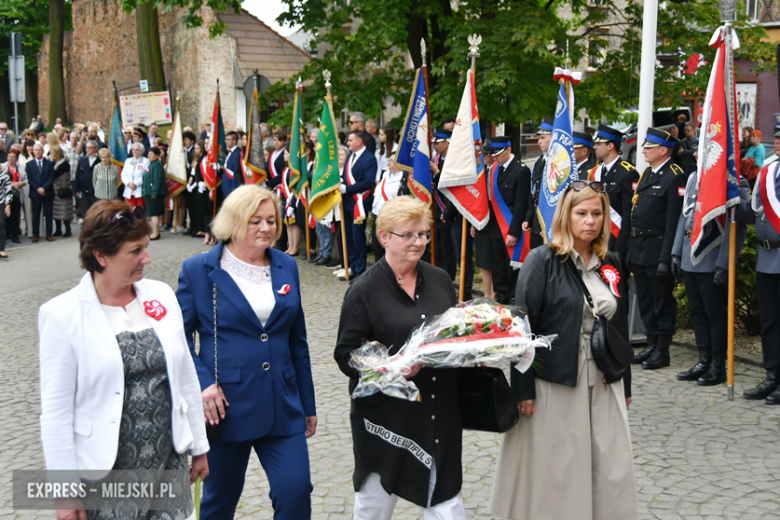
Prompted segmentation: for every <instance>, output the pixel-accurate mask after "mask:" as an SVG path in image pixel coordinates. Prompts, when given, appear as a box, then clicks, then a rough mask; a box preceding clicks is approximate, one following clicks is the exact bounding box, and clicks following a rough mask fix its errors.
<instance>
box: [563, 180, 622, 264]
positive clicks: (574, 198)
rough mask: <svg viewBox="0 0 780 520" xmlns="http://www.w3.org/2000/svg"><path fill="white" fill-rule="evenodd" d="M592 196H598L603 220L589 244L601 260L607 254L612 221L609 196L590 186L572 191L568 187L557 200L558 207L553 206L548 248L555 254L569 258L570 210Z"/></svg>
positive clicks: (572, 247) (570, 245)
mask: <svg viewBox="0 0 780 520" xmlns="http://www.w3.org/2000/svg"><path fill="white" fill-rule="evenodd" d="M593 197H598V198H599V200H600V201H601V213H602V215H603V222H602V225H601V234H600V235H599V236H598V237H596V238H595V239H594V240H593V242H591V244H590V245H591V249H593V252H594V253H596V256H598V257H599V258H601V259H602V260H603V259H604V257H606V256H607V248H608V245H609V235H610V232H611V230H612V221H611V219H610V218H609V197H607V194H606V193H598V192H595V191H593V190H592V189H591V188H590V187H587V188H585V189H584V190H581V191H574V190H573V189H571V187H569V188H567V189H566V191H565V192H564V194H563V197H561V200H560V201H559V202H558V207H557V208H555V215H554V216H553V222H552V227H553V228H552V234H553V239H552V242H550V249H552V250H553V251H554V252H555V254H556V255H559V256H563V257H564V259H567V258H569V253H571V250H572V249H574V237H573V236H572V234H571V229H570V228H569V218H570V216H571V210H572V209H573V208H575V207H576V206H578V205H579V204H580V203H582V202H585V201H586V200H590V199H592V198H593Z"/></svg>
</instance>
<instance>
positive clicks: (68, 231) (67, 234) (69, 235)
mask: <svg viewBox="0 0 780 520" xmlns="http://www.w3.org/2000/svg"><path fill="white" fill-rule="evenodd" d="M72 236H73V233H71V232H70V229H69V230H67V231H66V232H65V233H64V234H63V235H62V238H68V237H72Z"/></svg>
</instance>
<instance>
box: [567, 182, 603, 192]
mask: <svg viewBox="0 0 780 520" xmlns="http://www.w3.org/2000/svg"><path fill="white" fill-rule="evenodd" d="M568 187H569V188H571V189H573V190H574V191H582V190H584V189H585V188H590V189H592V190H593V191H595V192H596V193H604V192H605V191H607V185H606V184H604V183H603V182H599V181H592V182H588V181H581V180H576V181H571V184H569V186H568Z"/></svg>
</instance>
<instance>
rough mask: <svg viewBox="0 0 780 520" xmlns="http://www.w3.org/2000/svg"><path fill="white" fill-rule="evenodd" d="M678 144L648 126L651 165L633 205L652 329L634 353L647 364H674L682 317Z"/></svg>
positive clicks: (634, 240) (639, 283)
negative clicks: (676, 255) (677, 292)
mask: <svg viewBox="0 0 780 520" xmlns="http://www.w3.org/2000/svg"><path fill="white" fill-rule="evenodd" d="M674 146H675V140H674V138H673V137H672V136H671V135H670V134H669V132H666V131H664V130H659V129H657V128H648V129H647V137H646V138H645V142H644V143H643V144H642V153H643V154H644V156H645V160H646V161H647V162H648V164H650V166H648V167H647V168H646V169H645V171H644V172H643V173H642V176H641V177H640V178H639V183H638V184H637V187H636V192H635V194H634V198H633V203H634V207H633V209H632V211H631V220H630V224H631V235H630V236H629V239H628V263H629V266H630V268H631V271H632V272H633V273H634V280H635V281H636V296H637V302H638V304H639V314H640V315H641V317H642V322H643V323H644V325H645V332H646V334H647V348H645V349H644V350H643V351H642V352H640V353H639V354H637V355H636V356H634V360H633V362H634V363H635V364H639V363H642V368H644V369H647V370H655V369H658V368H663V367H668V366H669V345H671V344H672V336H674V333H675V325H676V323H675V322H676V319H677V302H676V300H675V299H674V294H673V291H674V280H673V278H672V272H671V269H670V264H671V257H672V246H673V245H674V236H675V234H676V232H677V222H678V219H679V218H680V212H681V211H682V204H683V197H684V196H685V175H683V171H682V168H680V167H679V166H677V165H676V164H674V162H672V159H671V152H672V150H673V149H674Z"/></svg>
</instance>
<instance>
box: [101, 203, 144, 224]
mask: <svg viewBox="0 0 780 520" xmlns="http://www.w3.org/2000/svg"><path fill="white" fill-rule="evenodd" d="M147 218H148V216H147V215H146V210H145V209H144V208H142V207H141V206H136V207H134V208H133V210H132V211H120V212H119V213H117V214H116V215H114V216H113V217H111V220H110V221H109V222H108V225H109V226H113V225H114V224H116V223H117V222H119V223H120V224H122V225H123V226H124V227H126V228H131V227H133V226H135V223H136V222H138V221H139V220H146V219H147Z"/></svg>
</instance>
